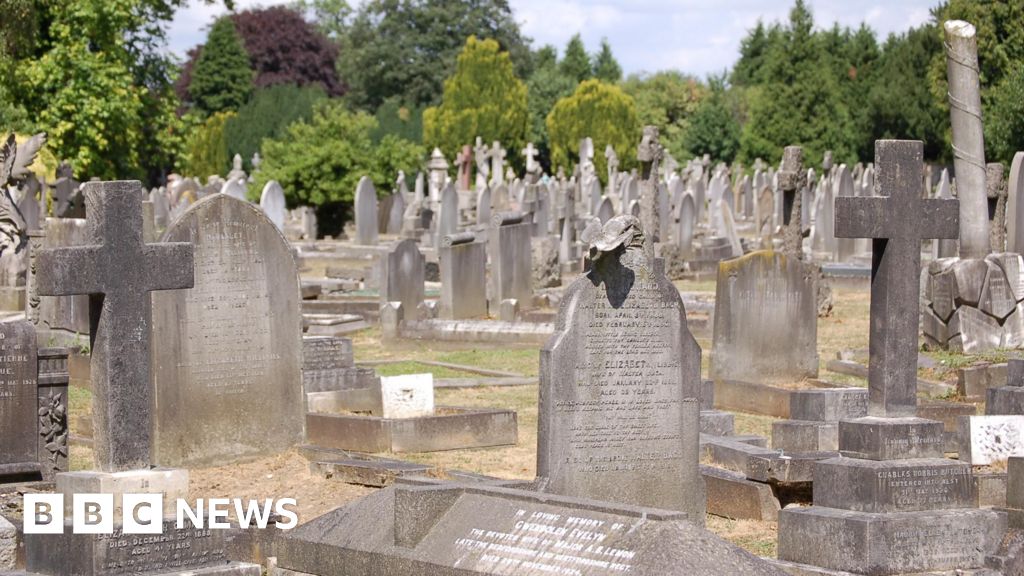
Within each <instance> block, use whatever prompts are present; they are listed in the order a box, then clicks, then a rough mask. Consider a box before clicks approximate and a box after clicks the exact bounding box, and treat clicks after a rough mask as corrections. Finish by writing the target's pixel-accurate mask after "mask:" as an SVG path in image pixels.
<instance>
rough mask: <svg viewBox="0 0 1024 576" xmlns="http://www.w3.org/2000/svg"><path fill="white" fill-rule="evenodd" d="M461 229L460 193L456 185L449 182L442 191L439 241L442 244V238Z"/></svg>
mask: <svg viewBox="0 0 1024 576" xmlns="http://www.w3.org/2000/svg"><path fill="white" fill-rule="evenodd" d="M458 231H459V193H458V192H456V191H455V186H453V185H452V184H450V183H449V184H448V185H447V186H445V187H444V190H443V191H442V192H441V212H440V214H439V215H438V222H437V242H436V244H435V245H438V246H439V245H440V244H441V241H440V240H441V238H443V237H445V236H447V235H449V234H454V233H456V232H458Z"/></svg>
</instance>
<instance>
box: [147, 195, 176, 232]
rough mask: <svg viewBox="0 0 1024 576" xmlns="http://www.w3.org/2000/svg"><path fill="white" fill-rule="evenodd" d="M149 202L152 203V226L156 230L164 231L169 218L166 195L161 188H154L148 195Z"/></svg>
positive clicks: (169, 207) (168, 205)
mask: <svg viewBox="0 0 1024 576" xmlns="http://www.w3.org/2000/svg"><path fill="white" fill-rule="evenodd" d="M149 201H150V202H152V203H153V225H154V226H156V229H157V230H166V229H167V225H168V224H170V218H171V206H170V203H169V202H168V200H167V193H166V192H164V190H163V189H162V188H156V189H154V190H153V191H152V192H150V193H149Z"/></svg>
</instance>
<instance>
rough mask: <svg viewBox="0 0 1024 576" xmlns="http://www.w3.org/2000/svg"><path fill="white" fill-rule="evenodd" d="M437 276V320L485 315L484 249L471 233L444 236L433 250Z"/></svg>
mask: <svg viewBox="0 0 1024 576" xmlns="http://www.w3.org/2000/svg"><path fill="white" fill-rule="evenodd" d="M437 257H438V264H439V267H440V273H441V301H440V306H441V308H440V316H441V318H445V319H448V320H460V319H463V318H481V317H484V316H486V315H487V246H486V244H485V243H484V242H477V241H476V238H475V236H474V234H473V233H472V232H463V233H461V234H454V235H449V236H445V237H444V238H442V239H441V245H440V247H438V249H437Z"/></svg>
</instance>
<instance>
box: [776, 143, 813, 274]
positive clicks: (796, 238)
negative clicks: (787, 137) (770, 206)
mask: <svg viewBox="0 0 1024 576" xmlns="http://www.w3.org/2000/svg"><path fill="white" fill-rule="evenodd" d="M805 186H807V172H806V171H805V170H804V151H803V148H801V147H799V146H786V148H785V150H783V152H782V169H780V170H779V189H780V190H781V191H782V211H783V212H782V213H783V218H784V220H785V222H784V224H785V230H784V231H783V234H782V245H783V248H782V251H783V252H784V253H785V254H787V255H789V256H792V257H794V258H798V259H800V260H803V257H804V250H803V243H804V230H803V224H802V223H801V220H802V218H801V213H802V212H803V200H802V198H801V197H802V196H803V189H804V187H805Z"/></svg>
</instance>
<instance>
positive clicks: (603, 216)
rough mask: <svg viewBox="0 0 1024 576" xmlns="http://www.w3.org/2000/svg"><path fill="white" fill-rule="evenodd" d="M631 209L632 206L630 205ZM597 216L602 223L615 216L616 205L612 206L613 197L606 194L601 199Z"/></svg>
mask: <svg viewBox="0 0 1024 576" xmlns="http://www.w3.org/2000/svg"><path fill="white" fill-rule="evenodd" d="M630 210H632V208H631V207H630ZM596 216H597V218H598V220H600V221H601V223H602V224H604V223H605V222H607V221H609V220H611V219H612V217H614V216H615V207H614V206H612V200H611V198H608V197H607V196H605V197H604V198H602V199H601V203H600V204H598V207H597V213H596Z"/></svg>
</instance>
